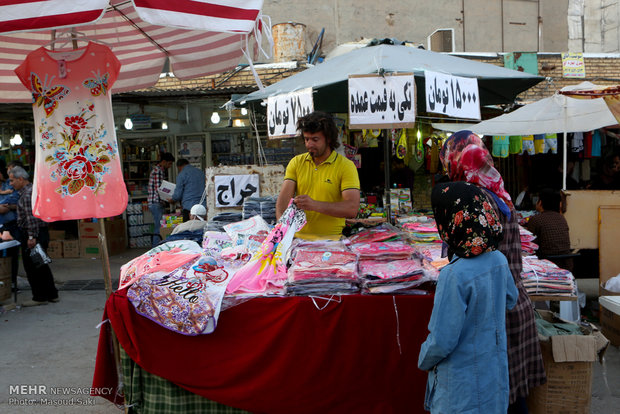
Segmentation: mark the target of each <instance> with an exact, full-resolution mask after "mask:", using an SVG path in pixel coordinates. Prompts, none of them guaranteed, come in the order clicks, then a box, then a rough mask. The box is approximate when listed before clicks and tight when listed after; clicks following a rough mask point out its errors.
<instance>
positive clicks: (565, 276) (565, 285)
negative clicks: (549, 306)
mask: <svg viewBox="0 0 620 414" xmlns="http://www.w3.org/2000/svg"><path fill="white" fill-rule="evenodd" d="M521 278H522V280H523V286H525V290H526V291H527V293H528V294H529V295H541V296H574V295H575V278H574V277H573V274H572V273H571V272H570V271H568V270H566V269H560V268H559V267H558V266H556V265H555V264H554V263H553V262H551V261H549V260H545V259H538V258H536V257H535V256H527V257H524V258H523V271H522V272H521Z"/></svg>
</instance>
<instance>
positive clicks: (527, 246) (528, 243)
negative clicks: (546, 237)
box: [519, 226, 538, 256]
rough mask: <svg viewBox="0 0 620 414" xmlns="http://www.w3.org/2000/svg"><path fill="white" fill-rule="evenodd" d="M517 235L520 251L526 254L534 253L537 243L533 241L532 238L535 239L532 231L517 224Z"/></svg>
mask: <svg viewBox="0 0 620 414" xmlns="http://www.w3.org/2000/svg"><path fill="white" fill-rule="evenodd" d="M519 235H520V237H521V251H522V252H523V254H524V255H526V256H531V255H534V254H536V251H537V250H538V245H537V244H536V243H534V239H536V236H535V235H534V233H532V232H531V231H529V230H528V229H526V228H525V227H523V226H519Z"/></svg>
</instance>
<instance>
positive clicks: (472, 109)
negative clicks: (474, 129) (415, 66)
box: [424, 70, 480, 119]
mask: <svg viewBox="0 0 620 414" xmlns="http://www.w3.org/2000/svg"><path fill="white" fill-rule="evenodd" d="M424 79H425V81H426V112H434V113H437V114H443V115H448V116H452V117H455V118H471V119H480V96H479V94H478V79H476V78H462V77H460V76H452V75H447V74H445V73H438V72H431V71H428V70H425V71H424Z"/></svg>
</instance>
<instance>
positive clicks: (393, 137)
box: [390, 128, 400, 157]
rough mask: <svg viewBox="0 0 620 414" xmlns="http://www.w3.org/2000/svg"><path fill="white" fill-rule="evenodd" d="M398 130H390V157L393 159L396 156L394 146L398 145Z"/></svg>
mask: <svg viewBox="0 0 620 414" xmlns="http://www.w3.org/2000/svg"><path fill="white" fill-rule="evenodd" d="M398 131H399V130H398V129H393V128H392V129H390V155H391V156H392V157H393V156H395V155H396V145H397V144H398V137H399V135H400V134H399V132H398Z"/></svg>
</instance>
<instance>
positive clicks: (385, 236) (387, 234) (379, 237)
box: [349, 223, 402, 244]
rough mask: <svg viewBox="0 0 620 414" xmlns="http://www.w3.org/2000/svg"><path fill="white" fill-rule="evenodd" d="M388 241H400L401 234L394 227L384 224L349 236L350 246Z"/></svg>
mask: <svg viewBox="0 0 620 414" xmlns="http://www.w3.org/2000/svg"><path fill="white" fill-rule="evenodd" d="M390 239H402V237H401V232H400V230H398V229H397V228H395V227H394V226H392V225H389V224H385V223H384V224H381V225H379V226H376V227H371V228H369V229H365V230H362V231H360V232H359V233H355V234H353V235H351V236H349V242H351V244H355V243H370V242H376V241H384V240H390Z"/></svg>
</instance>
